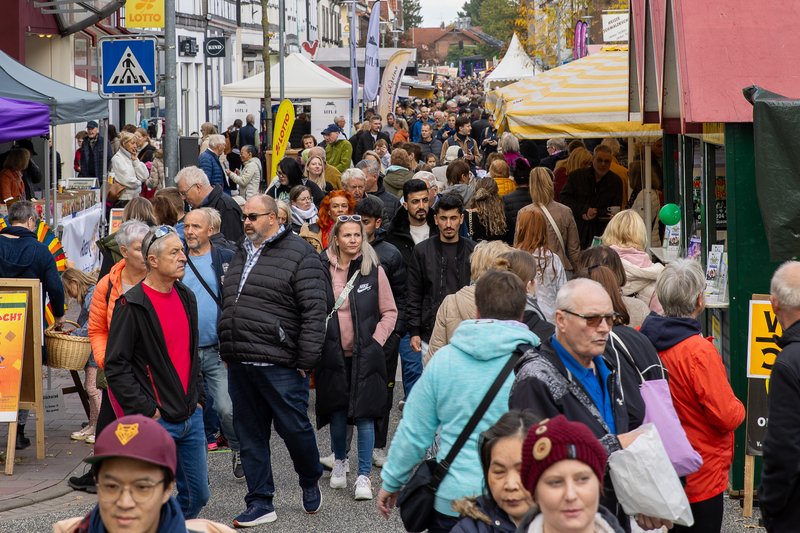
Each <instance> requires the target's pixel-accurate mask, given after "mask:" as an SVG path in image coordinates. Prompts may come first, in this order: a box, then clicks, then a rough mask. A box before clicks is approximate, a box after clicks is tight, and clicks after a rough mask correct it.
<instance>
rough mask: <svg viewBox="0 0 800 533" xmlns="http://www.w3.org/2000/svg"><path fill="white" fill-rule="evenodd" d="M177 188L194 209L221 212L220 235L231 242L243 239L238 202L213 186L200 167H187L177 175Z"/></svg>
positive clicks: (240, 210) (240, 211) (219, 188)
mask: <svg viewBox="0 0 800 533" xmlns="http://www.w3.org/2000/svg"><path fill="white" fill-rule="evenodd" d="M175 186H176V187H177V188H178V192H179V193H180V195H181V197H182V198H183V199H184V200H186V202H188V204H189V205H190V206H192V209H197V208H200V207H210V208H212V209H216V210H217V211H219V215H220V217H221V219H222V220H221V224H220V233H222V234H223V235H224V236H225V238H226V239H228V240H229V241H231V242H237V241H238V240H239V239H241V238H242V235H243V233H242V220H241V218H242V209H241V208H240V207H239V204H237V203H236V200H234V199H233V198H231V196H230V195H229V194H225V193H224V192H223V191H222V187H220V186H219V185H214V186H212V185H211V184H210V183H209V181H208V176H206V173H205V172H203V171H202V170H201V169H200V168H198V167H186V168H184V169H182V170H181V171H180V172H178V174H176V175H175Z"/></svg>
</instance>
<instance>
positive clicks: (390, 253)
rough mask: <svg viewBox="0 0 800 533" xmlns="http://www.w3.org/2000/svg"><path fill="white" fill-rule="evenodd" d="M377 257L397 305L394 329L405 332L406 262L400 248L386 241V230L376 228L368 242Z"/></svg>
mask: <svg viewBox="0 0 800 533" xmlns="http://www.w3.org/2000/svg"><path fill="white" fill-rule="evenodd" d="M370 244H371V245H372V248H373V249H374V250H375V253H376V254H378V258H379V259H380V260H381V266H382V267H383V270H384V272H386V277H387V278H389V285H391V286H392V296H394V304H395V305H396V306H397V323H396V324H395V326H394V330H395V331H397V332H398V333H400V334H405V327H406V326H405V307H406V306H405V302H406V280H407V278H408V273H407V271H406V264H405V262H404V261H403V256H402V254H400V250H398V249H397V247H396V246H395V245H393V244H392V243H390V242H387V241H386V230H384V229H383V228H378V231H376V232H375V240H374V241H372V242H371V243H370Z"/></svg>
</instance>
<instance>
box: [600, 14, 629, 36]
mask: <svg viewBox="0 0 800 533" xmlns="http://www.w3.org/2000/svg"><path fill="white" fill-rule="evenodd" d="M603 41H604V42H606V43H618V42H626V43H627V42H628V14H627V13H613V14H605V15H603Z"/></svg>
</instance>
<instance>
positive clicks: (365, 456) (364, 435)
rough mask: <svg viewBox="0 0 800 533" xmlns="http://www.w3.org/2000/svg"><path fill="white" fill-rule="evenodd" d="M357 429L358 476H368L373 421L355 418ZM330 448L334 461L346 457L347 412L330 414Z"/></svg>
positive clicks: (370, 466) (373, 439)
mask: <svg viewBox="0 0 800 533" xmlns="http://www.w3.org/2000/svg"><path fill="white" fill-rule="evenodd" d="M355 423H356V429H358V441H357V442H358V475H359V476H369V473H370V470H372V448H373V447H374V446H375V420H373V419H372V418H356V419H355ZM331 447H332V448H333V455H334V457H336V459H340V460H341V459H344V458H346V457H347V450H346V448H347V411H345V410H341V411H336V412H333V413H331Z"/></svg>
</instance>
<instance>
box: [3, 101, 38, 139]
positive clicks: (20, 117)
mask: <svg viewBox="0 0 800 533" xmlns="http://www.w3.org/2000/svg"><path fill="white" fill-rule="evenodd" d="M0 116H2V117H3V122H4V123H5V125H4V126H3V128H2V129H0V143H4V142H8V141H15V140H17V139H23V138H26V137H33V136H36V135H47V133H48V132H49V131H50V110H49V109H48V108H47V106H46V105H44V104H40V103H38V102H26V101H24V100H15V99H13V98H0Z"/></svg>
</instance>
